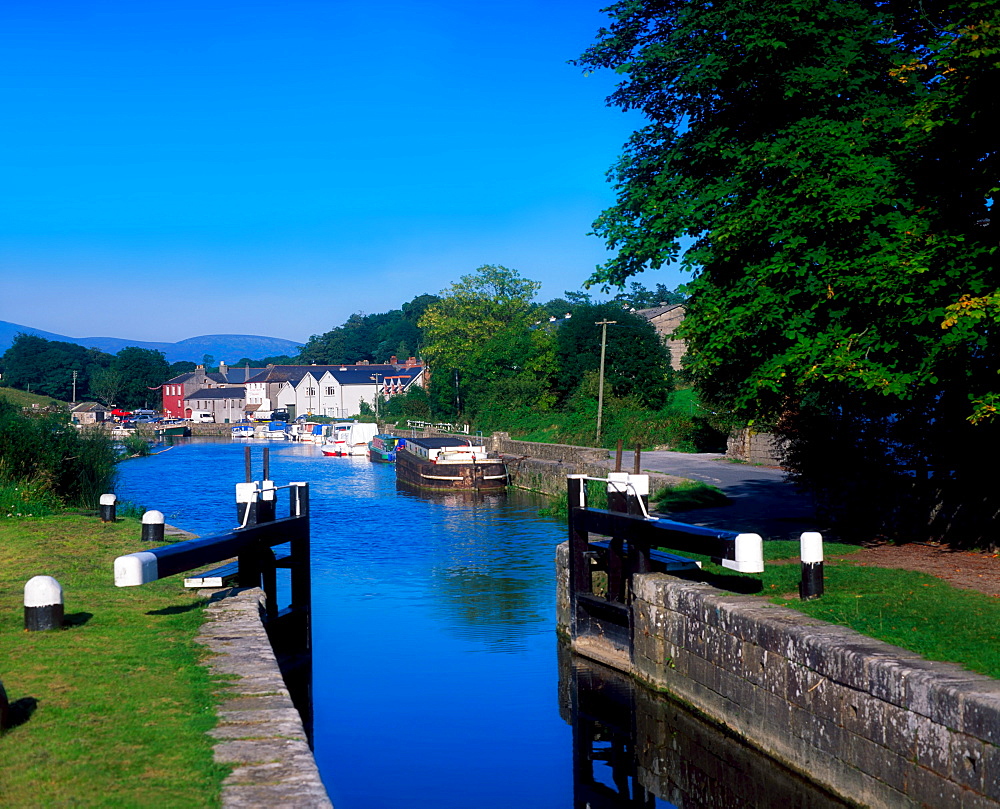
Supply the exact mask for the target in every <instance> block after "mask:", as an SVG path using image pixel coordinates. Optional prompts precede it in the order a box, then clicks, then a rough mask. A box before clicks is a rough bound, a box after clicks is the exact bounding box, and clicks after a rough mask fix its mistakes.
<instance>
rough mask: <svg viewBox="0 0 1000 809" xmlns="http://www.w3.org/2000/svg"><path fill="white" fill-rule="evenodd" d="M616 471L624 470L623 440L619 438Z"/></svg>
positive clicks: (616, 449)
mask: <svg viewBox="0 0 1000 809" xmlns="http://www.w3.org/2000/svg"><path fill="white" fill-rule="evenodd" d="M615 471H616V472H621V471H622V440H621V439H620V438H619V439H618V444H617V446H615Z"/></svg>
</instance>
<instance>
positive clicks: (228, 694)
mask: <svg viewBox="0 0 1000 809" xmlns="http://www.w3.org/2000/svg"><path fill="white" fill-rule="evenodd" d="M198 592H199V594H200V595H203V596H207V597H209V599H210V600H209V605H208V607H207V609H206V620H205V623H204V624H203V626H202V628H201V632H200V633H199V636H198V642H199V643H201V644H202V645H203V646H205V647H206V648H207V650H208V651H209V652H211V654H210V656H209V657H208V658H207V660H206V665H207V666H208V668H209V670H210V671H211V672H212V674H214V675H221V677H222V678H224V679H222V680H220V689H221V691H222V693H221V695H220V696H221V699H220V704H219V706H218V708H217V715H218V720H219V721H218V725H217V726H216V727H215V728H213V729H212V730H211V731H209V733H210V735H211V736H212V737H213V738H214V739H215V745H214V758H215V761H216V762H218V763H221V764H229V765H232V767H233V769H232V772H230V774H229V775H228V777H227V778H226V780H225V781H224V782H223V784H222V806H223V809H242V807H257V806H294V807H299V808H300V809H333V804H332V803H331V802H330V798H329V796H328V795H327V792H326V788H325V787H324V786H323V782H322V780H321V779H320V775H319V769H318V768H317V767H316V760H315V759H314V758H313V753H312V750H311V749H310V748H309V744H308V743H307V740H306V732H305V728H304V727H303V724H302V719H301V717H300V716H299V713H298V711H297V710H295V706H294V705H293V704H292V699H291V696H290V695H289V693H288V689H287V688H286V687H285V683H284V681H283V679H282V677H281V671H280V670H279V668H278V661H277V660H276V658H275V656H274V652H273V651H272V649H271V644H270V641H269V640H268V637H267V630H266V629H265V628H264V624H263V616H264V611H265V610H264V606H265V600H264V592H263V591H262V590H260V589H258V588H245V589H239V588H233V589H223V590H200V591H198Z"/></svg>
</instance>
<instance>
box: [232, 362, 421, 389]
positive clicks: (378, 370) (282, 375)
mask: <svg viewBox="0 0 1000 809" xmlns="http://www.w3.org/2000/svg"><path fill="white" fill-rule="evenodd" d="M423 370H424V366H422V365H414V366H411V367H409V368H407V367H406V366H401V367H396V366H395V365H275V366H274V367H273V368H265V369H264V370H263V371H262V372H261V373H259V374H257V376H255V377H252V378H251V379H250V381H251V382H254V383H258V384H259V383H263V382H290V383H291V384H292V385H298V384H299V382H301V381H302V379H303V378H304V377H305V376H306V374H312V375H313V377H314V378H315V379H316V380H319V379H320V378H322V376H323V375H324V374H326V373H329V374H330V375H331V376H332V377H333V378H334V379H336V380H337V381H338V382H339V383H340V384H341V385H372V384H374V383H375V380H373V379H372V377H373V376H375V374H378V375H379V380H378V381H379V382H381V381H382V378H384V377H386V376H395V377H400V376H403V377H407V378H408V379H415V378H416V377H418V376H420V374H422V373H423Z"/></svg>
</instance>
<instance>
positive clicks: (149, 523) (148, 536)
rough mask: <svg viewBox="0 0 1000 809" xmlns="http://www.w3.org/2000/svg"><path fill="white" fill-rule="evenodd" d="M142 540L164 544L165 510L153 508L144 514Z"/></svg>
mask: <svg viewBox="0 0 1000 809" xmlns="http://www.w3.org/2000/svg"><path fill="white" fill-rule="evenodd" d="M142 541H143V542H155V543H157V544H158V545H162V544H163V512H162V511H156V510H155V509H151V510H150V511H147V512H146V513H145V514H143V515H142Z"/></svg>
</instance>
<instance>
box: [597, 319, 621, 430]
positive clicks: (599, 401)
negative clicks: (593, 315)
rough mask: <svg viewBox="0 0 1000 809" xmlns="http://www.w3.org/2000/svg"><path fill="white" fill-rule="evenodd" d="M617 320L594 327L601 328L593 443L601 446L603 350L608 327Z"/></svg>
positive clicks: (605, 321)
mask: <svg viewBox="0 0 1000 809" xmlns="http://www.w3.org/2000/svg"><path fill="white" fill-rule="evenodd" d="M617 322H618V321H617V320H598V321H597V322H596V323H594V325H595V326H600V327H601V374H600V378H599V381H598V384H597V440H596V441H595V442H594V443H595V444H597V445H598V446H600V445H601V413H602V411H603V410H604V348H605V346H606V345H607V342H608V326H610V325H613V324H615V323H617Z"/></svg>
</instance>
